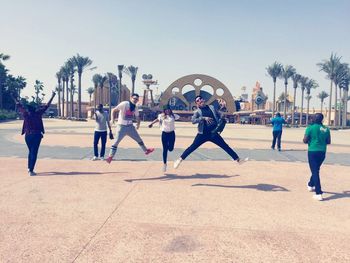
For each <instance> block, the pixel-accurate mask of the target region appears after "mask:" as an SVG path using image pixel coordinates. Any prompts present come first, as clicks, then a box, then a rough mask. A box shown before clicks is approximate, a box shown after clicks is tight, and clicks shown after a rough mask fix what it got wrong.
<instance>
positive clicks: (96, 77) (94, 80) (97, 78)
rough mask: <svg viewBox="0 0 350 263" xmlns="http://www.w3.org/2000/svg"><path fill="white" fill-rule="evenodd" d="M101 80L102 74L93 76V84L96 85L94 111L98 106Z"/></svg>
mask: <svg viewBox="0 0 350 263" xmlns="http://www.w3.org/2000/svg"><path fill="white" fill-rule="evenodd" d="M100 78H102V76H101V75H100V74H95V75H93V76H92V82H93V83H94V89H95V90H94V109H96V104H97V99H98V97H97V89H98V85H99V84H100Z"/></svg>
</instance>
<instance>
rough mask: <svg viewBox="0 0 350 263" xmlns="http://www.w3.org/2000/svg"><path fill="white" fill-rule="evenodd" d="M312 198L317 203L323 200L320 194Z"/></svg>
mask: <svg viewBox="0 0 350 263" xmlns="http://www.w3.org/2000/svg"><path fill="white" fill-rule="evenodd" d="M312 198H313V199H315V200H317V201H322V200H323V197H322V194H319V195H313V196H312Z"/></svg>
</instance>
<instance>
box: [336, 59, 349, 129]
mask: <svg viewBox="0 0 350 263" xmlns="http://www.w3.org/2000/svg"><path fill="white" fill-rule="evenodd" d="M344 71H345V74H344V75H343V77H342V79H341V81H340V83H339V88H341V89H343V91H344V92H343V99H342V100H343V114H342V115H343V118H342V127H346V125H347V112H348V100H349V99H350V97H349V96H348V92H349V82H350V68H349V66H347V67H346V70H344Z"/></svg>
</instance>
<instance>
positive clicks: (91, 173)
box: [35, 171, 123, 176]
mask: <svg viewBox="0 0 350 263" xmlns="http://www.w3.org/2000/svg"><path fill="white" fill-rule="evenodd" d="M116 173H123V172H77V171H74V172H43V173H37V174H36V175H35V176H55V175H68V176H69V175H98V174H116Z"/></svg>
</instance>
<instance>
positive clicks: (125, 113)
mask: <svg viewBox="0 0 350 263" xmlns="http://www.w3.org/2000/svg"><path fill="white" fill-rule="evenodd" d="M138 100H139V95H138V94H137V93H134V94H132V95H131V97H130V101H123V102H121V103H119V104H118V105H117V106H116V107H115V108H114V109H113V110H112V112H111V118H112V120H113V123H114V120H115V116H116V113H117V112H119V115H118V122H117V130H116V138H115V142H114V144H113V145H112V147H111V150H110V152H109V156H108V158H107V159H106V161H107V163H110V162H111V161H112V159H113V157H114V155H115V154H116V152H117V147H118V144H119V143H120V142H121V140H122V139H123V138H124V137H125V135H128V136H130V137H131V138H132V139H134V140H135V141H136V142H137V143H138V144H139V145H140V147H141V149H142V150H143V151H144V153H145V154H146V155H148V154H150V153H152V152H153V151H154V148H147V147H146V146H145V144H144V143H143V141H142V139H141V137H140V135H139V133H138V132H137V129H138V128H139V127H140V122H141V120H140V116H139V110H138V107H137V106H136V103H137V102H138ZM134 116H135V117H136V121H137V123H136V129H135V126H134V125H133V119H134Z"/></svg>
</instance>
